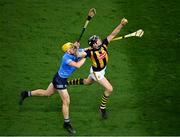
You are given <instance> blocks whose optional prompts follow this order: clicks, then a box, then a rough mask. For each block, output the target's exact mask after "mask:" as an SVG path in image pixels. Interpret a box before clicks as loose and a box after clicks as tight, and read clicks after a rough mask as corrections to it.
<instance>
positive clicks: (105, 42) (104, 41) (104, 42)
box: [102, 38, 109, 46]
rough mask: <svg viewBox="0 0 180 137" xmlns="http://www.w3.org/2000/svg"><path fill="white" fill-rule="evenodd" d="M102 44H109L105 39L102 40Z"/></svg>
mask: <svg viewBox="0 0 180 137" xmlns="http://www.w3.org/2000/svg"><path fill="white" fill-rule="evenodd" d="M102 44H103V45H106V46H108V44H109V42H108V40H107V38H105V39H104V40H103V42H102Z"/></svg>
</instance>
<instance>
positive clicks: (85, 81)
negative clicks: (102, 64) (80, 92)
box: [83, 79, 92, 85]
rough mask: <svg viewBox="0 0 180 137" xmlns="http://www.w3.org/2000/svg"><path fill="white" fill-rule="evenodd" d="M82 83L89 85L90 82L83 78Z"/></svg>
mask: <svg viewBox="0 0 180 137" xmlns="http://www.w3.org/2000/svg"><path fill="white" fill-rule="evenodd" d="M83 83H84V85H91V84H92V82H91V81H89V80H88V79H84V81H83Z"/></svg>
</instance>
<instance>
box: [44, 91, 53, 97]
mask: <svg viewBox="0 0 180 137" xmlns="http://www.w3.org/2000/svg"><path fill="white" fill-rule="evenodd" d="M44 93H45V96H47V97H50V96H52V94H53V93H52V92H50V91H48V90H46V91H45V92H44Z"/></svg>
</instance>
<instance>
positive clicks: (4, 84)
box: [0, 0, 180, 136]
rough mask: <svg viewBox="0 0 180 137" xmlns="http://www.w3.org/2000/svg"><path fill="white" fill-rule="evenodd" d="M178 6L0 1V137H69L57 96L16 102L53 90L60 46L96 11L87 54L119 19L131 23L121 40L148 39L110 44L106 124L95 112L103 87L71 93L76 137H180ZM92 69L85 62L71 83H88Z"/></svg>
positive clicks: (120, 0) (152, 0) (118, 0)
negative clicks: (27, 93)
mask: <svg viewBox="0 0 180 137" xmlns="http://www.w3.org/2000/svg"><path fill="white" fill-rule="evenodd" d="M179 6H180V2H179V1H178V0H172V1H157V0H147V1H144V0H138V1H134V0H129V1H126V0H111V1H103V0H94V1H91V0H84V1H71V0H66V1H65V0H16V1H15V0H14V1H13V0H0V135H4V136H5V135H23V136H24V135H67V133H66V132H65V131H64V130H63V128H62V123H63V118H62V113H61V101H60V97H59V95H58V94H55V95H53V96H52V97H50V98H40V97H39V98H38V97H34V98H30V99H27V100H26V101H25V102H24V105H23V106H22V107H19V106H18V97H19V93H20V92H21V91H22V90H24V89H28V90H33V89H37V88H46V87H47V86H48V84H49V83H50V82H51V80H52V78H53V75H54V74H55V73H56V71H57V70H58V67H59V65H60V63H61V56H62V54H63V53H62V52H61V51H60V49H59V48H58V45H62V44H64V43H65V42H67V41H72V42H73V41H75V40H76V39H77V38H78V36H79V33H80V31H81V28H82V27H83V24H84V21H85V18H86V15H87V12H88V10H89V9H90V8H92V7H94V8H96V9H97V15H96V16H95V17H94V18H93V20H92V22H90V24H89V26H88V28H87V31H86V32H85V35H84V37H83V38H82V41H81V46H82V47H87V39H88V38H89V37H90V36H91V35H93V34H97V35H100V36H101V37H102V38H105V37H106V36H107V35H109V34H110V33H111V32H112V30H113V29H114V28H115V27H116V25H118V24H119V22H120V20H121V18H122V17H126V18H127V19H128V20H129V23H128V25H127V26H125V27H124V28H123V29H122V31H121V32H120V34H119V35H124V34H127V33H130V32H133V31H135V30H137V29H139V28H142V29H143V30H144V31H145V34H144V36H143V37H142V38H141V39H138V38H130V39H124V40H120V41H115V42H112V43H111V44H110V48H109V54H110V61H109V64H108V67H107V71H106V76H107V78H108V79H109V80H110V82H111V83H112V85H113V87H114V91H113V94H112V96H111V97H110V99H109V102H108V106H107V107H108V111H109V119H108V120H106V121H101V120H100V117H99V113H98V106H99V103H100V99H101V95H102V88H101V87H99V86H98V85H97V84H94V85H91V86H89V87H87V86H83V87H78V86H74V87H69V93H70V96H71V108H70V113H71V121H72V124H73V126H74V128H75V129H76V130H77V135H105V136H107V135H145V136H148V135H155V136H160V135H169V136H170V135H180V118H179V113H180V93H179V90H180V88H179V87H180V84H179V83H180V75H179V74H180V55H179V53H180V47H179V45H180V41H179V36H180V31H179V27H180V26H179V24H180V22H179V13H180V11H179ZM89 67H90V61H87V62H86V64H85V65H84V66H83V67H82V68H81V69H80V70H78V71H77V72H76V73H75V74H74V75H73V76H72V78H76V77H87V76H88V74H89Z"/></svg>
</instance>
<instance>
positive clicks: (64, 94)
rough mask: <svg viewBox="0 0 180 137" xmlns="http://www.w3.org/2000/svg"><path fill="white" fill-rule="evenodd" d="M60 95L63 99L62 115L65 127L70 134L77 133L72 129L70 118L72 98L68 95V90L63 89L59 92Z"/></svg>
mask: <svg viewBox="0 0 180 137" xmlns="http://www.w3.org/2000/svg"><path fill="white" fill-rule="evenodd" d="M58 92H59V95H60V96H61V99H62V113H63V117H64V124H63V127H64V128H65V129H66V130H67V131H68V132H69V133H73V134H74V133H76V131H75V130H74V129H73V128H72V126H71V123H70V118H69V105H70V96H69V94H68V91H67V89H61V90H58Z"/></svg>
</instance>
